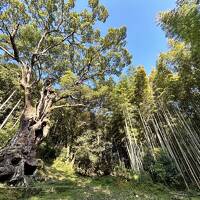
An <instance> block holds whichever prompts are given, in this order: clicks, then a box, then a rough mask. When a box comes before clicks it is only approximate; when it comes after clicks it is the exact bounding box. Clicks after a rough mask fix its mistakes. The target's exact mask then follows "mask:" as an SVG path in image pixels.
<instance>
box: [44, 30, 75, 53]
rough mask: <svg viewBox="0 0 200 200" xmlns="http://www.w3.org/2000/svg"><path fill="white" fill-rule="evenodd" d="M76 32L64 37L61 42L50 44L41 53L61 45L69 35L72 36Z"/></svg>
mask: <svg viewBox="0 0 200 200" xmlns="http://www.w3.org/2000/svg"><path fill="white" fill-rule="evenodd" d="M74 33H75V32H74V31H73V32H72V33H70V34H69V35H68V36H66V37H64V38H63V39H62V40H61V41H60V42H57V43H56V44H52V45H50V46H48V47H47V48H46V49H44V50H43V51H42V52H41V54H45V53H46V52H47V51H48V50H50V49H52V48H54V47H56V46H59V45H61V44H62V43H63V42H64V41H65V40H67V39H68V38H69V37H71V36H72V35H73V34H74Z"/></svg>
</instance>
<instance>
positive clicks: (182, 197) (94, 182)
mask: <svg viewBox="0 0 200 200" xmlns="http://www.w3.org/2000/svg"><path fill="white" fill-rule="evenodd" d="M48 176H53V177H52V179H51V180H47V181H45V182H35V183H33V184H32V185H31V186H30V187H28V188H8V187H5V186H4V185H0V200H20V199H21V200H53V199H55V200H134V199H138V200H200V193H198V192H196V193H194V192H181V191H173V190H172V189H169V188H167V187H165V186H163V185H160V184H153V183H150V182H146V183H134V182H132V181H127V180H125V179H123V178H119V177H112V176H107V177H100V178H88V177H82V176H79V175H74V174H71V175H66V173H63V172H61V171H60V172H58V171H56V172H53V175H49V174H48ZM3 186H4V187H3Z"/></svg>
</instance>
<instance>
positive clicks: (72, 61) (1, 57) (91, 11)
mask: <svg viewBox="0 0 200 200" xmlns="http://www.w3.org/2000/svg"><path fill="white" fill-rule="evenodd" d="M88 4H89V6H88V9H84V10H82V11H80V12H78V11H77V10H80V8H79V9H78V8H77V7H76V4H75V0H68V1H66V0H1V1H0V64H1V65H2V66H4V65H6V67H8V66H9V64H12V65H16V67H17V69H20V70H16V73H18V72H20V73H19V75H18V76H19V85H20V86H21V89H22V91H23V94H24V98H23V100H24V101H23V102H24V104H23V113H22V115H21V118H20V126H19V130H18V131H17V133H16V134H15V136H14V137H13V138H12V139H11V140H10V141H9V142H8V144H7V145H6V146H5V147H4V148H3V149H1V150H0V181H6V182H8V183H10V184H21V183H22V184H26V176H27V175H32V174H33V173H34V171H35V170H36V168H37V159H36V152H37V148H38V145H39V144H40V143H41V142H42V140H43V139H44V138H45V137H46V136H47V135H48V132H49V129H50V116H51V113H52V111H53V110H54V109H56V108H61V107H71V106H85V104H84V103H85V102H83V99H82V98H81V93H82V91H81V88H89V89H90V90H97V85H99V84H104V83H105V82H106V81H107V80H108V79H109V78H110V77H112V75H119V74H120V72H121V70H122V69H123V67H125V66H127V65H129V64H130V62H131V56H130V54H129V53H128V51H127V50H126V48H125V45H126V41H125V38H126V28H125V27H121V28H119V29H114V28H111V29H109V30H108V33H107V34H105V35H102V34H101V33H100V30H98V29H97V28H96V27H97V22H99V21H100V22H105V21H106V19H107V17H108V12H107V9H106V8H105V7H104V6H103V5H102V4H100V3H99V1H98V0H89V1H88ZM86 103H88V101H87V102H86Z"/></svg>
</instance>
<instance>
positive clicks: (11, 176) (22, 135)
mask: <svg viewBox="0 0 200 200" xmlns="http://www.w3.org/2000/svg"><path fill="white" fill-rule="evenodd" d="M30 94H31V91H30V89H29V88H25V105H24V112H23V114H22V116H21V119H20V128H19V130H18V132H17V133H16V135H15V136H14V137H13V138H12V140H11V141H10V142H9V143H8V144H7V145H6V147H4V148H3V149H2V150H0V181H1V182H3V181H5V182H7V183H9V184H12V185H27V181H26V177H27V176H30V175H32V174H33V173H34V171H35V170H36V169H37V165H38V164H37V158H36V153H37V148H38V146H39V144H40V143H41V142H42V140H43V139H44V137H46V136H47V134H48V131H49V120H48V117H49V114H50V111H51V107H52V104H53V101H54V99H55V97H56V95H55V93H54V92H53V90H52V89H51V87H50V83H49V82H45V83H44V86H43V88H42V91H41V97H40V100H39V101H38V103H37V105H36V106H32V102H31V95H30Z"/></svg>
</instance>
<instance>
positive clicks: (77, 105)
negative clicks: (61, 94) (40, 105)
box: [51, 104, 85, 110]
mask: <svg viewBox="0 0 200 200" xmlns="http://www.w3.org/2000/svg"><path fill="white" fill-rule="evenodd" d="M64 107H68V108H72V107H85V105H84V104H71V105H70V104H63V105H59V106H53V107H52V108H51V110H54V109H57V108H64Z"/></svg>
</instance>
